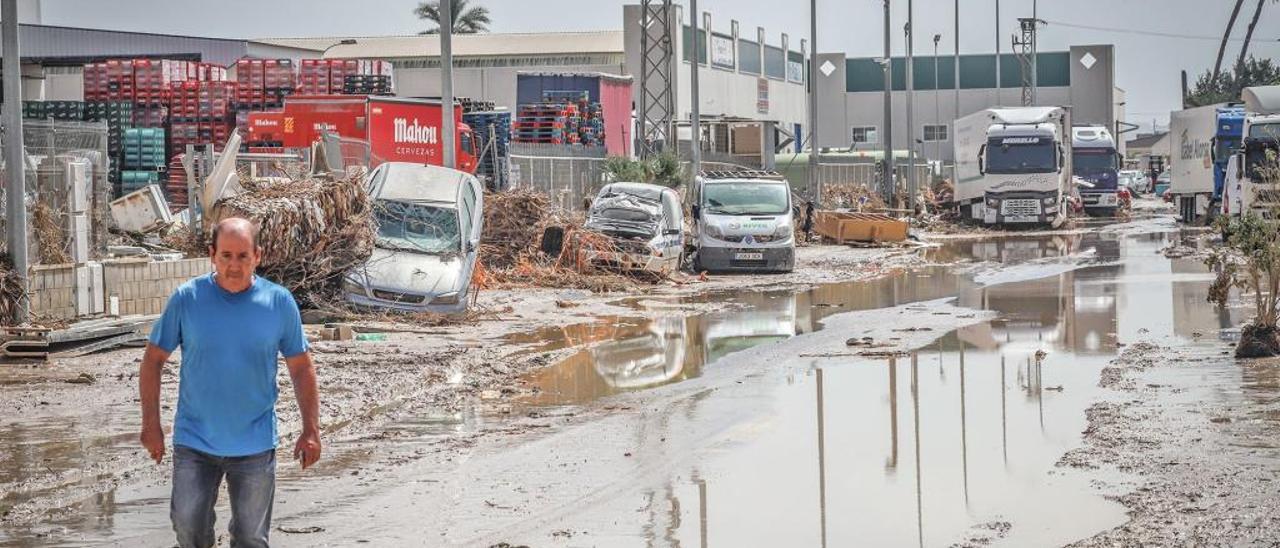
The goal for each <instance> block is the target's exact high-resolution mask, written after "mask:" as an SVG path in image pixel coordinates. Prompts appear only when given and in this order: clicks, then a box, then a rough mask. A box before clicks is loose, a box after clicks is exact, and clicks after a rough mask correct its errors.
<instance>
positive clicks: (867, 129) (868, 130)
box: [851, 126, 880, 145]
mask: <svg viewBox="0 0 1280 548" xmlns="http://www.w3.org/2000/svg"><path fill="white" fill-rule="evenodd" d="M877 133H878V132H877V131H876V126H861V127H855V128H853V139H852V141H851V142H852V143H853V144H855V145H860V144H865V145H873V144H876V143H879V142H880V136H879V135H877Z"/></svg>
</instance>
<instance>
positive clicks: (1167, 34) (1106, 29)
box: [1045, 20, 1280, 44]
mask: <svg viewBox="0 0 1280 548" xmlns="http://www.w3.org/2000/svg"><path fill="white" fill-rule="evenodd" d="M1045 23H1047V24H1049V25H1056V26H1059V27H1066V28H1072V29H1083V30H1096V31H1101V32H1116V33H1120V34H1136V35H1141V36H1158V37H1161V38H1177V39H1182V40H1208V41H1211V42H1221V41H1222V37H1221V36H1197V35H1193V34H1181V33H1173V32H1155V31H1148V30H1134V29H1125V28H1116V27H1095V26H1092V25H1077V24H1075V23H1064V22H1062V21H1050V20H1045ZM1229 41H1230V42H1244V38H1231V39H1230V40H1229ZM1250 41H1251V42H1253V43H1255V44H1260V43H1269V42H1274V43H1280V38H1265V39H1260V38H1254V39H1253V40H1250Z"/></svg>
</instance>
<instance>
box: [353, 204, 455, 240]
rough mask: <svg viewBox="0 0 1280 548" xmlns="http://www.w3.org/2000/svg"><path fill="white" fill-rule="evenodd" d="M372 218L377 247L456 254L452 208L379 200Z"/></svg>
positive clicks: (453, 211) (453, 212)
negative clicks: (376, 227)
mask: <svg viewBox="0 0 1280 548" xmlns="http://www.w3.org/2000/svg"><path fill="white" fill-rule="evenodd" d="M374 218H375V219H376V220H377V223H378V240H377V243H378V247H382V248H386V249H397V250H402V251H413V252H417V253H456V252H458V251H459V250H461V249H462V236H461V234H460V233H459V225H458V210H456V209H451V208H444V207H437V206H431V205H426V204H415V203H410V202H397V201H391V200H379V201H378V202H377V204H376V205H375V206H374Z"/></svg>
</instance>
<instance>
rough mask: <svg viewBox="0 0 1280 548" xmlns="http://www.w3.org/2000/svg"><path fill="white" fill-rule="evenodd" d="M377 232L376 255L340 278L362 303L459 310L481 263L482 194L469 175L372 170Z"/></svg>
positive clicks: (413, 166)
mask: <svg viewBox="0 0 1280 548" xmlns="http://www.w3.org/2000/svg"><path fill="white" fill-rule="evenodd" d="M367 181H368V183H367V184H368V190H369V196H370V198H372V199H373V205H374V218H375V219H376V221H377V225H378V227H377V230H378V233H377V238H376V240H375V243H374V250H373V256H372V257H370V258H369V260H368V261H367V262H366V263H365V264H364V265H363V266H360V267H358V268H356V269H353V270H352V271H351V272H349V273H348V274H347V276H346V279H345V280H344V281H343V291H344V292H345V293H346V297H347V300H348V301H349V302H351V303H353V304H355V305H357V306H360V307H369V308H385V309H392V310H401V311H406V312H440V313H454V312H461V311H464V310H466V308H467V291H468V290H469V289H470V288H471V275H472V272H473V271H474V270H475V265H476V250H477V248H478V247H479V245H480V232H481V229H482V228H483V221H484V215H483V208H484V203H483V200H484V196H483V193H482V192H481V190H480V182H479V181H478V180H477V179H476V178H475V177H474V176H472V175H470V174H468V173H465V172H462V171H457V170H453V169H449V168H445V167H440V166H430V165H423V164H417V163H408V162H388V163H384V164H382V165H380V166H378V167H377V168H376V169H374V170H373V171H372V172H370V174H369V177H368V179H367Z"/></svg>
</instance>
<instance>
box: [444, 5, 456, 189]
mask: <svg viewBox="0 0 1280 548" xmlns="http://www.w3.org/2000/svg"><path fill="white" fill-rule="evenodd" d="M439 5H440V110H441V115H442V116H441V118H442V123H441V124H440V125H441V128H440V133H443V134H444V135H442V136H441V137H443V138H442V139H441V140H440V141H441V149H442V150H441V153H442V154H444V158H443V159H444V164H443V165H444V167H447V168H449V169H457V168H458V164H457V161H458V156H457V152H456V150H455V148H454V147H455V146H456V143H455V142H454V137H455V136H456V135H457V134H456V133H455V132H456V131H457V123H458V121H457V120H456V119H454V112H453V2H452V1H451V0H444V1H442V2H440V3H439Z"/></svg>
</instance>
